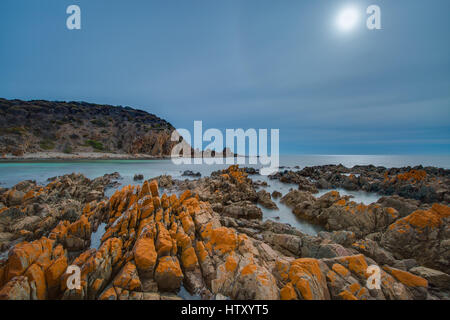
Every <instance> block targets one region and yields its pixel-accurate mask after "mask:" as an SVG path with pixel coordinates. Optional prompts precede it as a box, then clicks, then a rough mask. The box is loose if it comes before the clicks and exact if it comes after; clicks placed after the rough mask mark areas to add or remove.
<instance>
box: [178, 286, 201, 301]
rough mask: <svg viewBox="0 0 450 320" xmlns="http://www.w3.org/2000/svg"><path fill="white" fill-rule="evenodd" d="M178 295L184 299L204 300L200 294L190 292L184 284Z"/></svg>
mask: <svg viewBox="0 0 450 320" xmlns="http://www.w3.org/2000/svg"><path fill="white" fill-rule="evenodd" d="M177 295H178V296H179V297H180V298H182V299H184V300H202V297H201V296H200V295H198V294H190V293H189V292H188V291H187V290H186V288H185V287H184V286H183V285H182V286H181V287H180V291H178V294H177Z"/></svg>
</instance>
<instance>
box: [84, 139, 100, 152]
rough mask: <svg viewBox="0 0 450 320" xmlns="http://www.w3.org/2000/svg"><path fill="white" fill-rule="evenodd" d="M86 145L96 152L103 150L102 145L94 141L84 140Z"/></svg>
mask: <svg viewBox="0 0 450 320" xmlns="http://www.w3.org/2000/svg"><path fill="white" fill-rule="evenodd" d="M86 145H88V146H91V147H92V148H94V149H96V150H100V151H103V150H105V147H104V146H103V143H101V142H99V141H95V140H86Z"/></svg>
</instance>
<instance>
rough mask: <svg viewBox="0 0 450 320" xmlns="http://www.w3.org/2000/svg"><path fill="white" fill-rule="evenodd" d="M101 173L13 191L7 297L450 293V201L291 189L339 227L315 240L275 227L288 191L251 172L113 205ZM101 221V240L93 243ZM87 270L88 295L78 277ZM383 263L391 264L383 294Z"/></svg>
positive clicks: (5, 221)
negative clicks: (267, 187) (273, 216)
mask: <svg viewBox="0 0 450 320" xmlns="http://www.w3.org/2000/svg"><path fill="white" fill-rule="evenodd" d="M307 172H309V171H307ZM311 172H314V171H311ZM437 172H438V173H439V172H440V171H437ZM380 174H381V175H383V174H384V173H383V172H382V171H381V170H380ZM396 174H397V173H396ZM427 174H428V173H427ZM97 179H99V180H97ZM97 179H94V180H89V179H86V178H84V177H83V176H81V175H68V176H63V177H59V178H56V179H54V180H53V181H51V182H50V183H49V184H48V185H47V186H45V187H39V186H36V185H35V183H34V182H31V181H24V182H22V183H20V184H18V185H17V186H15V187H14V188H11V189H7V190H4V191H3V193H2V194H1V197H0V203H1V206H0V208H1V209H0V227H1V228H2V229H1V233H0V241H2V243H4V244H5V243H6V244H7V247H8V248H5V249H6V250H8V256H7V257H5V258H4V259H3V260H0V299H105V300H161V299H164V300H167V299H179V297H178V296H177V294H178V292H179V291H180V289H181V288H183V290H187V291H188V292H189V294H191V295H197V296H200V297H201V298H202V299H223V298H230V299H283V300H295V299H304V300H312V299H336V300H360V299H363V300H364V299H368V300H371V299H448V297H449V296H450V295H449V290H450V289H449V286H448V279H449V277H450V276H449V272H450V270H449V256H448V252H450V250H449V247H448V244H449V243H450V239H449V236H450V233H449V222H450V220H449V219H450V218H449V215H450V208H449V207H448V206H447V203H446V202H445V201H443V202H440V203H434V204H431V203H428V202H426V201H423V200H417V199H416V200H414V199H413V200H412V199H410V198H407V197H400V196H387V197H384V198H381V199H380V200H379V201H378V202H377V203H372V204H370V205H363V204H360V203H356V202H354V201H352V200H351V198H350V197H349V196H341V195H340V194H339V193H338V192H335V191H332V192H329V193H327V194H325V195H323V196H321V197H317V198H316V197H315V196H314V195H313V193H312V192H311V191H308V190H306V189H302V188H300V189H298V190H291V191H290V192H288V193H287V194H285V195H284V196H283V197H282V198H281V202H282V203H283V204H286V205H287V206H289V207H290V208H292V211H293V212H292V214H295V215H297V216H299V217H301V218H302V219H307V220H308V221H312V222H314V223H317V224H320V225H322V226H324V227H325V229H326V230H327V231H322V232H320V233H319V234H318V235H317V236H311V235H306V234H304V233H302V232H300V231H299V230H297V229H295V228H293V227H291V226H290V225H287V224H283V223H279V222H275V221H271V220H266V221H263V219H262V213H261V210H260V208H259V207H258V206H257V205H258V204H259V205H263V206H265V207H266V206H267V207H270V206H272V205H271V203H273V201H272V200H271V198H272V197H274V198H275V196H281V195H280V194H275V195H272V196H271V194H270V193H268V192H267V191H264V190H260V191H256V189H257V184H256V183H254V181H253V180H251V179H250V178H249V177H248V176H247V173H246V172H245V171H244V170H242V169H240V168H238V167H237V166H231V167H230V168H228V169H226V170H223V171H218V172H214V173H213V174H211V176H210V177H203V178H199V179H197V180H185V181H179V180H173V179H172V178H171V177H170V176H160V177H157V178H156V179H154V180H151V181H150V180H147V181H144V182H143V183H142V184H139V185H134V186H125V187H123V188H121V189H120V190H117V191H116V192H115V193H114V194H113V195H112V196H111V197H110V198H109V199H106V198H104V197H103V193H102V192H103V191H104V188H105V186H106V185H108V184H110V183H111V181H110V179H108V178H105V177H101V178H97ZM297 181H301V180H297ZM162 190H174V191H176V192H174V193H172V194H170V193H165V192H163V191H162ZM94 191H95V192H94ZM444 197H445V196H444ZM413 198H414V197H413ZM43 199H44V200H43ZM70 209H73V210H70ZM274 210H276V209H275V208H274ZM30 213H32V214H30ZM34 217H36V218H34ZM50 218H51V219H50ZM38 219H39V220H38ZM47 219H49V220H48V221H47ZM43 221H46V222H45V223H44V222H43ZM100 224H104V225H106V230H105V233H104V234H103V236H102V237H101V244H100V246H99V248H98V249H95V248H90V247H89V246H90V238H91V234H92V232H93V231H95V230H97V228H98V226H99V225H100ZM73 265H75V266H78V267H79V268H80V270H81V287H80V288H78V289H77V288H75V289H74V288H71V287H68V285H67V284H68V278H69V274H67V273H66V271H67V269H68V267H69V266H73ZM369 267H371V268H373V267H377V268H379V269H378V270H379V272H380V283H379V287H377V288H373V287H372V286H371V285H369V282H368V280H369V279H370V278H371V275H372V273H371V271H370V270H372V269H371V268H369Z"/></svg>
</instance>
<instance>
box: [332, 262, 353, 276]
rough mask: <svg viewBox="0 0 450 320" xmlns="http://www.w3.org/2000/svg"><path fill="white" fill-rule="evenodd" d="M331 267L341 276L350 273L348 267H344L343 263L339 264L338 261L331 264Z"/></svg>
mask: <svg viewBox="0 0 450 320" xmlns="http://www.w3.org/2000/svg"><path fill="white" fill-rule="evenodd" d="M331 269H333V271H334V272H336V273H337V274H339V275H340V276H342V277H346V276H348V275H349V273H350V271H348V269H347V268H346V267H344V266H343V265H341V264H339V263H335V264H333V266H332V267H331Z"/></svg>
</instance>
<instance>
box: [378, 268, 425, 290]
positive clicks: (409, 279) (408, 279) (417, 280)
mask: <svg viewBox="0 0 450 320" xmlns="http://www.w3.org/2000/svg"><path fill="white" fill-rule="evenodd" d="M383 269H384V270H386V271H387V272H389V273H390V274H392V276H394V278H396V279H397V280H398V281H400V282H401V283H403V284H404V285H405V286H408V287H424V288H427V287H428V281H427V280H426V279H424V278H422V277H419V276H416V275H414V274H412V273H409V272H407V271H403V270H399V269H395V268H391V267H388V266H385V267H383Z"/></svg>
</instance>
